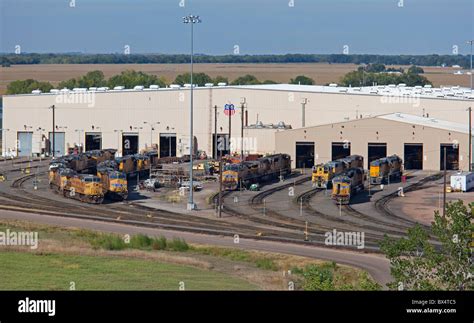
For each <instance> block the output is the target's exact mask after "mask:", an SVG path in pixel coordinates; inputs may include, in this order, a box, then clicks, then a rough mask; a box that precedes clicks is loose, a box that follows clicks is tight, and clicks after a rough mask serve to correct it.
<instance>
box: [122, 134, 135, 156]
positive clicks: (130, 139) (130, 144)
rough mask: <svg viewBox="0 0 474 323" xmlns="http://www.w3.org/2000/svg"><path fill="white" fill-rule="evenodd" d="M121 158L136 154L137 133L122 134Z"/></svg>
mask: <svg viewBox="0 0 474 323" xmlns="http://www.w3.org/2000/svg"><path fill="white" fill-rule="evenodd" d="M122 152H123V156H127V155H134V154H136V153H138V133H124V134H123V136H122Z"/></svg>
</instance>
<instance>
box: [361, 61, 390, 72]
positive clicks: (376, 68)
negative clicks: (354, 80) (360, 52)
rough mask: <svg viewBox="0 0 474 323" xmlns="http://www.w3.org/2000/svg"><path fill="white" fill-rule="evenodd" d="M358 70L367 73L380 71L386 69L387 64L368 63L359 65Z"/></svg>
mask: <svg viewBox="0 0 474 323" xmlns="http://www.w3.org/2000/svg"><path fill="white" fill-rule="evenodd" d="M357 70H358V71H365V72H367V73H380V72H384V71H385V65H384V64H380V63H374V64H367V65H363V66H359V67H358V68H357Z"/></svg>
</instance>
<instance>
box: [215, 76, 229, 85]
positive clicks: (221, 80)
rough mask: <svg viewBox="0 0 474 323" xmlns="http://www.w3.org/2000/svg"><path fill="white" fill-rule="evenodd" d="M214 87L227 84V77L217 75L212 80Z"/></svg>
mask: <svg viewBox="0 0 474 323" xmlns="http://www.w3.org/2000/svg"><path fill="white" fill-rule="evenodd" d="M212 82H213V83H214V84H215V85H217V84H219V83H226V84H229V79H228V78H227V77H224V76H220V75H217V76H216V77H215V78H214V80H213V81H212Z"/></svg>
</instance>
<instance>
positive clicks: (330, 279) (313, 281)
mask: <svg viewBox="0 0 474 323" xmlns="http://www.w3.org/2000/svg"><path fill="white" fill-rule="evenodd" d="M292 272H293V273H294V274H296V275H297V276H298V277H299V278H300V282H299V283H300V284H301V286H302V289H303V290H307V291H333V290H380V289H381V286H380V285H378V284H377V283H375V282H374V281H373V280H372V279H371V278H370V277H369V276H368V275H367V273H366V272H359V273H358V275H357V276H356V277H352V279H350V280H349V279H347V278H348V276H349V275H348V274H349V272H347V271H346V270H344V269H343V267H340V266H338V265H337V264H336V263H335V262H326V263H323V264H321V265H315V264H310V265H307V266H305V267H304V268H293V269H292Z"/></svg>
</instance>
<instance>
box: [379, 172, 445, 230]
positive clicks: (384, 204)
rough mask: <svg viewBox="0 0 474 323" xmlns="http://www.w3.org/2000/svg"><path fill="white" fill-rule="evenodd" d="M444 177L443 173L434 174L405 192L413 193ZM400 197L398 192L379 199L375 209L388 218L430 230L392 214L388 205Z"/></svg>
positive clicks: (410, 186) (406, 188)
mask: <svg viewBox="0 0 474 323" xmlns="http://www.w3.org/2000/svg"><path fill="white" fill-rule="evenodd" d="M442 176H443V175H442V174H441V173H437V174H434V175H431V176H428V177H425V178H423V179H421V180H420V181H418V182H416V183H414V184H411V185H409V186H407V187H405V188H404V189H403V191H404V192H413V191H417V190H420V189H422V187H423V186H424V185H425V184H426V183H428V182H433V181H436V180H438V179H440V178H441V177H442ZM396 197H398V192H393V193H391V194H388V195H386V196H384V197H382V198H380V199H378V200H377V201H375V208H376V209H377V210H378V211H379V212H381V213H383V214H385V215H386V216H388V217H391V218H394V219H397V220H399V221H401V222H404V223H408V224H410V225H412V226H414V225H416V224H418V225H421V226H422V227H423V228H425V229H430V226H427V225H424V224H420V223H418V222H416V221H413V220H410V219H407V218H405V217H402V216H399V215H397V214H395V213H394V212H392V211H391V210H390V209H389V208H388V204H389V203H390V201H392V200H393V199H394V198H396Z"/></svg>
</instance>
